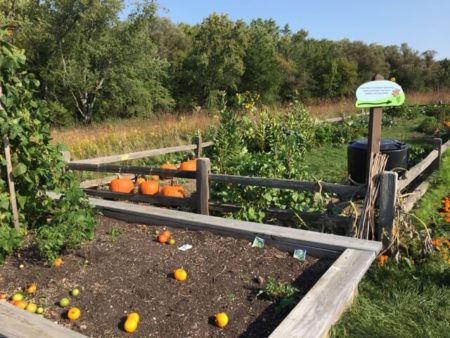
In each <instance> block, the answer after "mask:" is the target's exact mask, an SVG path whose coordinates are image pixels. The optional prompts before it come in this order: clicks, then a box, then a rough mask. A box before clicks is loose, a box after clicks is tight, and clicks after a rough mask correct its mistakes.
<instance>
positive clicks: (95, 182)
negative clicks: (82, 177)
mask: <svg viewBox="0 0 450 338" xmlns="http://www.w3.org/2000/svg"><path fill="white" fill-rule="evenodd" d="M120 176H121V177H128V178H134V176H135V175H133V174H123V175H120ZM115 178H117V175H112V176H106V177H101V178H95V179H92V180H86V181H83V182H80V188H82V189H86V188H96V187H98V186H100V185H106V184H109V183H110V182H111V181H112V180H113V179H115Z"/></svg>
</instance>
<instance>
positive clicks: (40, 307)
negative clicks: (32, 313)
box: [36, 306, 44, 315]
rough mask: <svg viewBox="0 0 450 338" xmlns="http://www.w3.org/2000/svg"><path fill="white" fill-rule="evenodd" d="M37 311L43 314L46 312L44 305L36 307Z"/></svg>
mask: <svg viewBox="0 0 450 338" xmlns="http://www.w3.org/2000/svg"><path fill="white" fill-rule="evenodd" d="M36 313H37V314H38V315H41V314H43V313H44V308H43V307H42V306H39V307H38V308H37V309H36Z"/></svg>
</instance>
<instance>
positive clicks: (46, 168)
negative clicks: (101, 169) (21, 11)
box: [0, 28, 95, 259]
mask: <svg viewBox="0 0 450 338" xmlns="http://www.w3.org/2000/svg"><path fill="white" fill-rule="evenodd" d="M8 34H9V33H8V31H7V29H5V28H0V87H1V88H2V91H3V95H2V96H1V97H0V135H2V136H7V137H8V139H9V142H10V144H11V151H12V156H11V157H12V166H13V168H14V170H13V176H14V181H15V187H16V197H17V204H18V211H19V222H20V226H21V227H23V228H27V227H28V228H35V229H37V232H38V236H37V237H36V241H37V246H38V247H39V249H40V250H41V253H42V254H43V255H44V256H45V257H46V258H47V259H51V258H53V257H54V256H56V255H59V254H60V253H61V252H62V250H64V249H65V248H69V247H74V246H76V245H78V244H79V243H80V242H81V241H82V240H84V239H88V238H91V237H92V233H93V227H94V224H95V221H94V215H93V212H92V207H91V206H90V205H89V203H88V202H87V199H86V198H85V195H84V193H83V192H82V191H81V190H80V188H79V186H78V184H77V183H76V182H75V180H74V177H73V175H72V173H71V172H68V171H66V169H65V167H66V164H65V162H64V160H63V158H62V154H61V149H60V148H57V147H55V146H53V145H52V144H51V137H50V123H49V122H50V120H51V114H50V112H49V110H48V107H47V105H46V103H45V102H43V101H41V100H37V99H35V94H36V93H37V91H38V86H39V81H38V80H37V79H35V77H34V76H33V75H32V74H28V73H27V71H26V68H25V65H26V58H25V54H24V51H23V50H20V49H18V48H16V47H15V46H13V45H11V44H10V43H9V42H7V41H6V39H7V37H8ZM0 164H1V166H3V165H4V164H5V159H4V157H3V155H2V154H0ZM6 181H7V177H6V170H2V169H1V168H0V220H1V224H0V233H1V240H0V255H1V258H2V259H3V258H4V257H5V255H7V254H11V253H12V252H13V250H14V249H15V248H17V247H18V246H19V245H20V237H19V235H18V234H17V233H16V232H15V230H11V228H10V227H11V226H12V215H11V210H10V209H9V206H8V203H9V191H8V189H7V185H6V183H5V182H6ZM48 191H55V192H58V193H61V198H60V199H58V200H56V201H54V200H52V199H51V198H50V197H49V196H48V195H47V192H48ZM44 234H45V235H44Z"/></svg>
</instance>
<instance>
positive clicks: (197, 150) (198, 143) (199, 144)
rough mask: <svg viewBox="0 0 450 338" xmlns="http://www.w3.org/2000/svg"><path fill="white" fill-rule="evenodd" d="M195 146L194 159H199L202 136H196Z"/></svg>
mask: <svg viewBox="0 0 450 338" xmlns="http://www.w3.org/2000/svg"><path fill="white" fill-rule="evenodd" d="M195 144H196V145H197V148H196V149H195V158H200V157H202V135H200V134H198V136H197V137H196V138H195Z"/></svg>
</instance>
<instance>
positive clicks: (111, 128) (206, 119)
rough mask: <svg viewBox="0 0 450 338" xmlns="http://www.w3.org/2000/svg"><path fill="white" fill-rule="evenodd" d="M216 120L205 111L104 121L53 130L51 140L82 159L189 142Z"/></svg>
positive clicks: (75, 157) (76, 157)
mask: <svg viewBox="0 0 450 338" xmlns="http://www.w3.org/2000/svg"><path fill="white" fill-rule="evenodd" d="M215 123H217V119H216V118H213V117H210V116H208V114H207V113H205V112H198V113H193V114H189V115H180V116H176V115H174V114H165V115H162V116H160V117H155V118H150V119H129V120H117V121H106V122H102V123H95V124H92V125H89V126H76V127H71V128H65V129H55V130H53V131H52V137H53V142H54V143H62V144H64V145H65V146H66V147H67V148H68V149H69V151H70V153H71V156H72V159H85V158H93V157H98V156H105V155H113V154H120V153H127V152H133V151H140V150H145V149H153V148H163V147H169V146H175V145H181V144H188V142H190V141H191V138H192V137H193V136H194V135H195V134H196V133H197V132H198V131H200V132H202V134H203V133H205V132H206V130H207V129H208V127H210V126H212V125H214V124H215Z"/></svg>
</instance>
